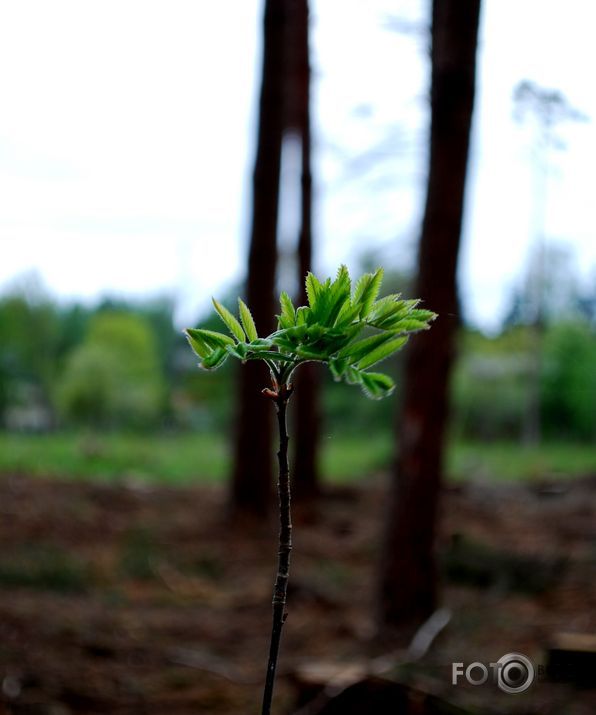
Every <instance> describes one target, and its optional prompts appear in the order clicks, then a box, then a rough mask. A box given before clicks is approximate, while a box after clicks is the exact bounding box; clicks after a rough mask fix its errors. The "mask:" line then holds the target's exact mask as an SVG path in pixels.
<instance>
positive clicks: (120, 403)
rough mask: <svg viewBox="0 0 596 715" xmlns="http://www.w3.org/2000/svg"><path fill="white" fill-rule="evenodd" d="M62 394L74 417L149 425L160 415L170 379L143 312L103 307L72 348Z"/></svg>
mask: <svg viewBox="0 0 596 715" xmlns="http://www.w3.org/2000/svg"><path fill="white" fill-rule="evenodd" d="M56 399H57V403H58V406H59V409H60V412H61V415H62V416H63V417H64V419H66V420H67V421H69V422H76V423H85V424H88V425H92V426H128V427H145V426H149V425H151V424H153V423H155V421H156V420H157V418H158V416H159V414H160V412H161V410H162V407H163V399H164V383H163V377H162V374H161V370H160V365H159V356H158V352H157V347H156V345H155V340H154V337H153V335H152V332H151V330H150V328H149V326H148V325H147V324H146V322H145V321H144V320H143V319H142V318H141V317H139V316H136V315H131V314H126V313H101V314H98V315H97V316H95V317H94V318H93V320H92V321H91V324H90V327H89V332H88V335H87V337H86V339H85V341H84V342H83V343H82V344H81V345H80V346H79V347H77V348H75V350H74V351H73V352H72V353H71V354H70V356H69V358H68V360H67V362H66V366H65V369H64V372H63V374H62V376H61V378H60V380H59V381H58V385H57V389H56Z"/></svg>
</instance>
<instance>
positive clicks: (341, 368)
mask: <svg viewBox="0 0 596 715" xmlns="http://www.w3.org/2000/svg"><path fill="white" fill-rule="evenodd" d="M347 367H348V361H347V360H343V359H340V358H332V359H331V360H329V370H330V371H331V374H332V375H333V379H334V380H335V382H339V381H340V380H341V379H342V378H343V376H344V373H345V371H346V369H347Z"/></svg>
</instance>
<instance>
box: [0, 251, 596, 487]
mask: <svg viewBox="0 0 596 715" xmlns="http://www.w3.org/2000/svg"><path fill="white" fill-rule="evenodd" d="M381 260H382V259H381V257H378V258H366V257H365V258H364V259H363V261H362V268H363V269H366V268H368V269H370V268H371V267H374V266H376V264H377V263H379V262H381ZM549 273H550V276H549V282H548V283H547V284H545V286H544V291H545V302H546V306H545V307H546V315H545V327H544V340H543V343H542V345H541V356H542V359H541V370H540V386H539V390H540V431H541V435H542V439H541V441H540V442H538V443H537V444H531V443H529V442H528V435H527V420H528V413H529V410H530V409H531V400H532V394H533V393H532V384H531V381H530V379H529V378H530V376H531V375H532V370H533V354H534V353H533V350H534V341H533V327H532V316H533V312H534V308H533V307H532V296H531V295H529V289H528V288H527V284H523V285H520V287H519V288H517V289H516V290H515V292H513V293H512V294H511V295H510V299H509V302H510V307H509V309H508V311H507V315H505V316H504V317H503V321H502V324H501V327H500V330H499V332H498V333H497V334H496V335H491V336H487V335H485V334H484V333H483V332H481V331H480V330H478V329H477V328H475V327H474V326H473V325H463V326H462V327H461V330H460V334H459V337H458V364H457V367H456V369H455V375H454V380H453V386H452V397H451V399H452V424H451V444H452V447H453V451H452V459H453V461H452V462H451V468H450V474H451V476H453V477H462V476H465V475H466V474H468V475H469V474H470V473H473V472H474V470H478V469H480V470H481V471H482V472H485V473H486V474H487V475H489V476H491V477H494V478H497V479H499V478H522V477H532V475H534V476H539V475H540V474H544V473H545V472H547V473H557V472H567V473H581V472H583V471H585V470H587V469H588V468H589V467H590V466H592V465H593V463H594V462H593V460H594V459H595V454H594V451H593V450H594V440H595V438H596V370H595V369H594V365H595V364H596V335H595V329H596V328H595V326H596V287H595V288H594V290H593V292H592V293H590V292H589V291H588V290H586V291H585V292H581V293H580V292H579V290H578V285H579V283H578V281H577V279H576V277H575V276H574V275H573V272H572V269H571V267H570V266H569V262H568V261H567V260H566V256H565V255H562V256H561V255H560V254H557V253H555V252H553V253H552V254H551V255H549ZM409 283H410V276H407V275H403V274H397V273H396V274H394V275H391V274H390V275H389V276H388V279H387V285H388V289H389V287H390V289H391V290H398V291H400V290H401V291H403V292H404V294H405V295H408V289H407V286H408V285H409ZM242 292H243V291H242V289H241V286H230V289H229V298H230V300H228V301H225V296H224V297H223V298H224V302H227V304H228V305H229V306H230V307H231V308H233V307H234V306H233V298H232V296H236V295H237V294H242ZM195 325H196V326H202V327H209V328H211V329H216V330H217V329H219V327H220V326H219V318H218V317H217V316H216V315H215V314H214V313H213V315H206V316H204V318H203V319H202V320H201V319H199V320H198V321H197V322H196V324H195ZM0 335H1V340H0V358H1V360H0V415H1V419H2V426H3V430H4V431H3V433H2V436H1V437H0V439H1V442H2V449H1V450H0V463H1V465H2V468H3V469H4V470H5V471H10V470H23V471H33V472H35V473H38V474H44V473H45V474H48V475H49V474H52V473H54V474H57V475H60V474H62V475H64V474H70V475H71V476H73V477H76V476H96V477H102V476H103V477H106V478H110V477H126V476H127V475H129V476H138V477H140V478H143V477H148V478H160V479H164V480H173V481H180V480H182V481H186V482H189V481H192V480H193V479H198V480H202V479H220V478H223V477H224V476H225V474H226V472H227V469H228V467H229V457H228V455H229V451H228V449H227V443H228V441H229V440H230V439H231V433H232V429H231V427H232V417H233V411H234V397H233V395H234V377H235V376H234V374H233V373H234V366H232V365H230V366H228V365H226V366H225V368H224V369H222V370H221V371H220V372H217V373H214V374H212V375H205V374H203V373H200V372H199V371H198V370H197V368H196V364H195V361H194V359H193V355H192V353H191V352H190V351H189V349H188V347H187V344H186V341H185V339H184V337H183V335H182V334H181V331H180V330H179V329H177V328H176V327H175V325H174V320H173V303H172V301H171V300H168V299H167V298H163V299H155V298H152V299H147V300H144V301H141V300H140V301H135V302H132V301H127V300H122V299H117V298H114V299H109V298H106V299H103V300H102V301H101V302H99V303H98V304H97V305H95V306H89V305H88V304H81V303H73V304H66V305H65V304H64V303H63V302H59V301H56V300H55V299H54V298H53V296H52V295H50V294H49V293H48V292H47V291H45V290H44V289H43V287H42V286H41V285H40V284H39V283H38V282H37V281H36V280H35V278H30V279H26V280H22V281H20V285H19V286H17V287H13V288H11V289H5V291H4V294H3V295H2V297H1V298H0ZM392 372H393V373H394V375H395V376H396V378H397V379H398V381H399V365H398V364H397V363H396V364H395V365H394V366H393V367H392ZM397 392H398V397H399V387H398V390H397ZM321 395H322V403H323V412H324V415H325V417H324V425H325V426H324V428H323V435H324V437H323V440H322V444H321V447H322V450H323V453H322V459H323V460H324V463H325V469H324V470H323V471H324V474H325V475H326V476H328V477H329V478H331V479H337V478H354V477H359V476H361V475H362V473H367V472H369V471H371V470H377V469H380V468H383V467H386V466H387V464H388V460H389V459H390V455H391V443H392V435H393V429H392V425H393V421H392V414H393V412H394V410H395V403H394V401H393V400H387V401H384V402H382V403H380V404H376V403H373V404H370V403H369V402H368V401H364V400H360V401H357V402H355V396H354V395H353V394H352V392H351V391H350V390H346V389H345V387H343V386H341V385H335V384H334V383H333V382H332V380H331V379H326V380H325V381H324V382H323V385H322V392H321ZM365 428H366V432H365V431H364V430H365ZM371 438H372V439H373V440H374V442H375V444H374V447H375V448H374V449H373V448H371ZM91 442H93V443H94V444H95V445H96V449H95V452H94V454H93V455H92V456H91V457H89V455H87V452H86V449H87V445H88V444H89V443H91ZM127 442H128V443H129V446H130V449H129V446H128V445H127ZM141 444H142V445H144V446H143V450H142V451H143V453H144V456H143V455H141V454H139V453H138V449H137V447H136V445H141ZM167 445H171V450H169V451H170V454H169V455H168V454H167V452H168V450H167V448H166V446H167ZM153 450H156V451H159V453H160V454H162V457H161V459H166V460H169V462H168V463H165V464H164V463H162V462H156V461H155V460H154V458H153V456H152V451H153ZM122 460H125V461H124V462H123V461H122ZM126 460H128V461H126ZM203 465H206V466H207V468H204V467H203Z"/></svg>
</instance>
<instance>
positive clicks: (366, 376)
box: [361, 372, 395, 400]
mask: <svg viewBox="0 0 596 715" xmlns="http://www.w3.org/2000/svg"><path fill="white" fill-rule="evenodd" d="M361 375H362V389H363V390H364V394H365V395H366V396H367V397H370V398H371V399H373V400H380V399H382V398H383V397H387V396H388V395H390V394H391V393H392V392H393V390H395V383H394V382H393V380H392V379H391V378H390V377H389V375H385V374H384V373H382V372H363V373H361Z"/></svg>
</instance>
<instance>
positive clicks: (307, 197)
mask: <svg viewBox="0 0 596 715" xmlns="http://www.w3.org/2000/svg"><path fill="white" fill-rule="evenodd" d="M288 8H289V13H290V14H289V18H288V30H289V35H290V36H289V38H288V44H287V47H288V54H289V58H288V83H287V88H288V101H287V107H288V112H287V126H286V129H287V131H289V132H293V133H295V134H296V135H297V137H298V140H299V141H300V151H301V177H300V178H301V180H300V187H301V191H300V235H299V237H298V281H299V285H300V293H299V296H298V299H299V304H300V305H305V304H306V303H307V296H306V288H305V283H304V278H305V276H306V273H307V272H308V271H310V270H312V170H311V134H310V61H309V57H310V55H309V32H308V27H309V12H308V0H288ZM318 367H319V366H318V365H317V364H316V363H307V364H306V365H303V366H302V367H301V368H300V370H299V371H298V372H297V373H296V392H295V395H294V406H293V412H294V434H295V436H296V438H295V443H294V464H293V470H292V471H293V475H294V479H293V494H294V496H295V497H296V498H297V499H310V498H312V497H314V496H316V494H317V492H318V490H319V478H318V469H317V447H318V442H319V420H320V415H319V400H318V391H319V383H320V374H319V369H318Z"/></svg>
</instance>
